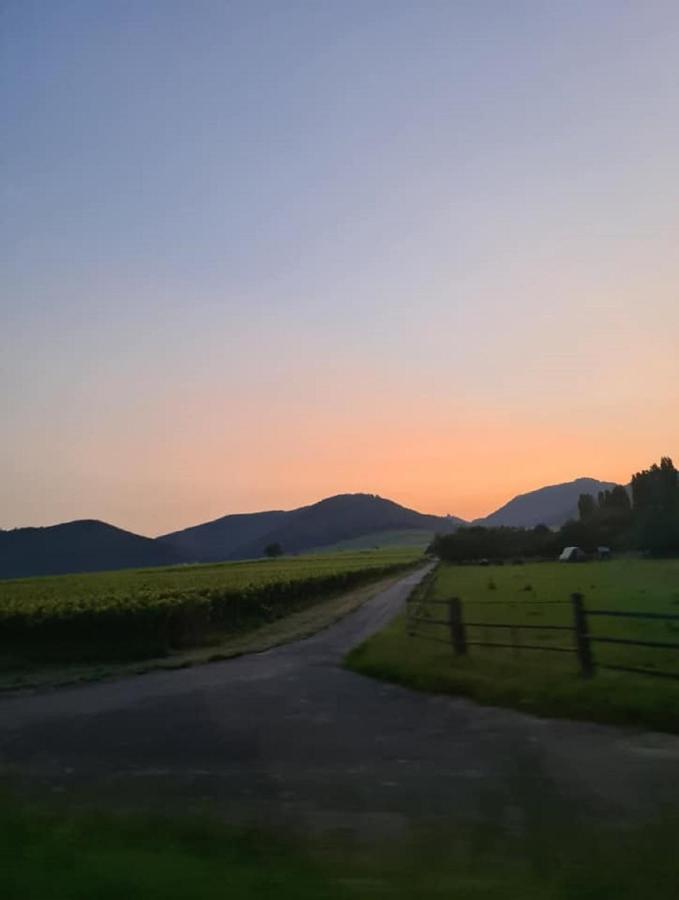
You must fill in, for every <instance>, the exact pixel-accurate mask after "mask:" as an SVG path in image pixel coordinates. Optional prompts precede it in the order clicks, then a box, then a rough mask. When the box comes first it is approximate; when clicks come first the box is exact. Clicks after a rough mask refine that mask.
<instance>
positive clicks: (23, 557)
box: [0, 478, 613, 578]
mask: <svg viewBox="0 0 679 900" xmlns="http://www.w3.org/2000/svg"><path fill="white" fill-rule="evenodd" d="M611 487H613V484H612V483H611V482H604V481H597V480H596V479H593V478H578V479H576V480H575V481H571V482H567V483H565V484H559V485H550V486H548V487H544V488H541V489H539V490H536V491H531V492H530V493H527V494H522V495H519V496H518V497H515V498H514V499H513V500H511V501H510V502H509V503H507V504H505V505H504V506H502V507H501V508H500V509H498V510H496V511H495V512H494V513H491V515H489V516H487V517H486V518H485V519H477V520H476V521H475V522H474V523H473V524H480V525H488V526H491V525H510V526H517V527H519V526H521V527H531V526H534V525H537V524H541V523H542V524H545V525H549V526H551V527H556V526H559V525H561V524H563V523H564V522H565V521H567V520H568V519H569V518H573V517H574V516H575V515H576V514H577V502H578V497H579V496H580V494H582V493H594V494H596V493H597V492H598V491H600V490H605V489H610V488H611ZM466 524H469V523H467V522H465V521H464V520H463V519H459V518H457V517H456V516H432V515H425V514H424V513H420V512H417V511H415V510H413V509H408V508H407V507H404V506H401V505H399V504H398V503H394V502H393V501H391V500H386V499H384V498H382V497H378V496H376V495H374V494H339V495H337V496H335V497H328V498H326V499H325V500H321V501H319V502H318V503H313V504H311V505H310V506H303V507H301V508H299V509H293V510H271V511H269V512H258V513H242V514H235V515H227V516H223V517H222V518H219V519H215V520H214V521H212V522H205V523H203V524H200V525H195V526H193V527H191V528H185V529H183V530H181V531H174V532H171V533H170V534H165V535H161V536H160V537H158V538H155V539H153V538H147V537H142V536H141V535H137V534H133V533H132V532H129V531H124V530H123V529H120V528H116V527H114V526H113V525H109V524H107V523H106V522H99V521H96V520H80V521H76V522H67V523H63V524H60V525H52V526H47V527H43V528H16V529H14V530H12V531H0V578H23V577H28V576H33V575H57V574H64V573H67V572H93V571H100V570H105V569H111V570H112V569H125V568H145V567H151V566H163V565H173V564H178V563H191V562H218V561H222V560H237V559H251V558H256V557H259V556H262V555H263V553H264V548H265V547H266V546H267V545H268V544H280V545H281V547H282V548H283V551H284V552H285V553H302V552H308V551H312V550H331V549H335V548H336V547H342V546H347V547H348V546H351V547H353V548H355V549H356V548H359V547H361V546H365V547H372V546H382V545H386V544H389V545H392V546H393V545H396V544H398V543H400V542H402V543H408V544H412V543H414V542H417V541H418V534H419V535H421V542H422V544H425V543H426V542H427V541H428V540H429V539H430V537H431V536H432V535H433V534H434V533H436V532H439V533H442V532H448V531H452V530H454V529H456V528H458V527H459V526H460V525H466Z"/></svg>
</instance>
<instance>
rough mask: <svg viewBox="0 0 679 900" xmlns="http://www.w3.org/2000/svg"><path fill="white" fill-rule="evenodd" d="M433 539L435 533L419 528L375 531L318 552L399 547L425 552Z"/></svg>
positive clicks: (323, 548) (320, 549) (331, 545)
mask: <svg viewBox="0 0 679 900" xmlns="http://www.w3.org/2000/svg"><path fill="white" fill-rule="evenodd" d="M433 537H434V532H433V531H422V530H421V529H419V528H410V529H404V528H400V529H396V530H394V531H375V532H372V533H370V534H362V535H361V536H360V537H356V538H348V539H347V540H346V541H338V542H337V543H336V544H329V545H327V546H325V547H319V548H318V552H319V553H334V552H336V551H342V552H343V551H346V550H377V549H386V548H389V549H397V548H399V547H401V548H403V547H414V548H416V549H418V550H421V551H422V552H424V551H425V550H426V548H427V547H428V546H429V544H431V542H432V539H433Z"/></svg>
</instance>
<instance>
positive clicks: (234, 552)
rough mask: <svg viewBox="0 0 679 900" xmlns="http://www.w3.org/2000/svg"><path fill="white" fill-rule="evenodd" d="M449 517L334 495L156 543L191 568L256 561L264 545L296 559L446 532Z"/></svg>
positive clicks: (453, 521) (452, 521)
mask: <svg viewBox="0 0 679 900" xmlns="http://www.w3.org/2000/svg"><path fill="white" fill-rule="evenodd" d="M461 524H463V522H462V519H457V518H455V517H454V516H429V515H425V514H423V513H419V512H416V511H415V510H413V509H408V508H407V507H405V506H400V505H399V504H398V503H394V502H393V501H392V500H385V499H384V498H383V497H377V496H375V495H374V494H338V495H337V496H335V497H328V498H326V499H325V500H321V501H319V502H318V503H313V504H311V505H310V506H303V507H300V508H299V509H293V510H290V511H288V512H283V511H280V510H279V511H272V512H263V513H252V514H251V515H243V514H240V515H233V516H224V517H223V518H221V519H216V520H215V521H213V522H207V523H205V524H203V525H196V526H194V527H192V528H186V529H184V530H182V531H177V532H173V533H172V534H167V535H163V536H162V537H160V538H158V540H159V541H161V542H162V543H164V544H167V545H168V546H170V547H172V548H173V549H175V550H176V551H178V552H180V553H182V554H183V555H184V556H186V557H189V558H191V559H192V560H195V561H196V562H198V561H200V562H214V561H217V560H220V559H247V558H251V557H257V556H261V555H262V554H263V552H264V547H265V546H266V545H267V544H274V543H278V544H280V545H281V546H282V548H283V551H284V552H285V553H300V552H303V551H307V550H313V549H314V548H316V547H323V546H327V545H331V544H335V543H337V542H338V541H344V540H348V539H352V538H356V537H359V536H361V535H368V534H372V533H377V532H385V531H392V532H393V531H397V530H401V529H403V530H408V531H412V530H413V529H417V530H421V531H423V532H429V533H432V532H435V531H439V532H445V531H451V530H452V529H454V528H456V527H457V526H458V525H461Z"/></svg>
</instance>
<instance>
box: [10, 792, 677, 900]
mask: <svg viewBox="0 0 679 900" xmlns="http://www.w3.org/2000/svg"><path fill="white" fill-rule="evenodd" d="M677 824H678V823H677V821H676V820H675V819H673V818H670V817H667V818H665V819H664V820H661V821H658V822H655V823H653V824H650V825H644V826H639V827H635V828H630V829H626V830H622V829H610V830H603V829H601V828H599V829H594V828H590V829H585V830H582V829H574V828H572V827H570V828H565V827H562V828H556V827H555V828H553V829H546V828H545V827H544V823H537V822H531V821H528V822H527V823H526V826H525V828H524V829H523V830H522V832H521V834H510V833H508V832H506V831H503V830H502V829H500V828H495V827H489V826H477V827H466V828H463V827H461V826H450V827H449V828H446V827H441V826H439V827H437V828H436V830H433V829H432V830H429V831H419V832H412V833H411V834H410V835H409V836H408V837H404V838H399V839H391V840H386V839H379V838H378V839H373V840H371V841H366V840H365V839H364V840H362V841H360V842H359V841H357V840H355V839H351V838H348V837H346V836H345V837H343V838H342V837H339V836H338V837H334V838H329V837H327V836H326V837H325V838H323V839H321V838H319V837H316V838H313V839H307V840H304V839H302V838H300V837H298V838H292V837H290V838H287V839H282V838H279V837H275V836H272V835H270V834H265V833H262V832H258V831H252V830H251V831H244V830H242V829H239V830H237V829H234V828H228V827H226V826H224V825H221V824H219V823H217V822H215V821H210V820H197V819H193V820H188V821H168V820H157V819H151V818H141V817H120V816H118V817H113V816H103V815H98V816H92V815H84V814H80V815H74V814H66V815H63V814H61V815H60V814H58V813H56V812H45V811H44V810H40V811H36V810H35V809H32V808H28V807H20V806H18V805H17V804H11V803H7V802H6V803H4V804H2V806H1V807H0V870H1V872H2V876H1V877H2V895H3V898H4V900H92V898H95V897H96V898H97V900H114V898H115V900H118V898H120V900H123V898H135V900H156V898H158V900H186V898H188V897H190V898H192V900H217V898H220V900H223V898H234V900H241V898H244V900H247V898H272V900H273V898H276V900H284V898H291V900H292V898H294V900H307V898H308V900H323V898H325V900H359V898H360V900H363V898H371V897H375V898H384V897H390V898H392V897H393V898H420V900H424V898H448V900H500V898H502V900H506V898H513V897H517V898H518V897H520V898H522V900H572V898H575V897H577V898H579V900H594V898H596V900H639V898H641V897H653V898H654V900H670V898H671V900H674V898H675V897H676V896H677V894H678V892H679V854H678V853H677V849H679V847H678V843H679V841H678V838H677V835H678V834H679V829H677Z"/></svg>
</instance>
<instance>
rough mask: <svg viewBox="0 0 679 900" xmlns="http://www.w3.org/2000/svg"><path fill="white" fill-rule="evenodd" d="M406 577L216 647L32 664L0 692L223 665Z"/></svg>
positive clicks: (330, 620) (316, 625) (3, 677)
mask: <svg viewBox="0 0 679 900" xmlns="http://www.w3.org/2000/svg"><path fill="white" fill-rule="evenodd" d="M402 577H403V574H402V573H400V574H399V575H395V576H392V577H390V578H383V579H381V580H379V581H376V582H372V583H371V584H367V585H363V586H362V587H360V588H356V589H354V590H353V591H347V592H345V593H342V594H340V595H339V596H331V597H319V598H317V600H316V602H315V603H312V604H311V605H309V606H308V607H306V608H305V609H302V610H300V611H298V612H294V613H290V614H289V615H287V616H285V617H284V618H281V619H277V620H275V621H274V622H269V623H267V624H265V625H261V626H260V627H258V628H257V627H255V628H252V629H251V630H249V631H245V632H242V633H238V634H232V633H229V632H225V633H223V634H222V635H216V636H215V639H214V643H211V644H210V645H209V646H206V647H196V648H193V649H190V650H184V651H174V652H170V653H169V654H167V655H165V656H159V657H156V658H152V659H145V660H143V661H141V662H134V663H129V662H119V663H116V662H106V663H89V664H88V663H77V662H74V663H71V664H66V663H56V664H53V665H36V664H34V663H31V662H27V663H26V664H25V665H24V666H23V667H20V668H18V667H14V668H12V669H11V670H9V671H6V672H2V671H0V692H7V691H17V690H22V689H27V688H53V687H59V686H64V685H67V684H75V683H78V682H87V681H98V680H102V679H106V678H120V677H123V676H126V675H141V674H143V673H145V672H151V671H153V670H155V669H181V668H186V667H188V666H195V665H201V664H204V663H209V662H218V661H219V660H226V659H233V658H234V657H236V656H242V655H243V654H245V653H261V652H262V651H264V650H269V649H271V648H272V647H278V646H280V645H281V644H288V643H290V642H291V641H297V640H301V639H302V638H305V637H309V636H310V635H312V634H316V632H318V631H321V630H322V629H324V628H328V627H329V626H330V625H332V624H334V623H335V622H338V621H339V620H340V619H343V618H344V616H346V615H348V614H349V613H351V612H353V611H354V610H356V609H358V608H359V607H360V606H362V605H363V604H364V603H366V602H367V601H368V600H370V599H371V597H374V596H375V594H377V593H379V592H380V591H383V590H385V589H386V588H388V587H389V586H390V585H391V584H394V582H396V581H398V580H399V578H402Z"/></svg>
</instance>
